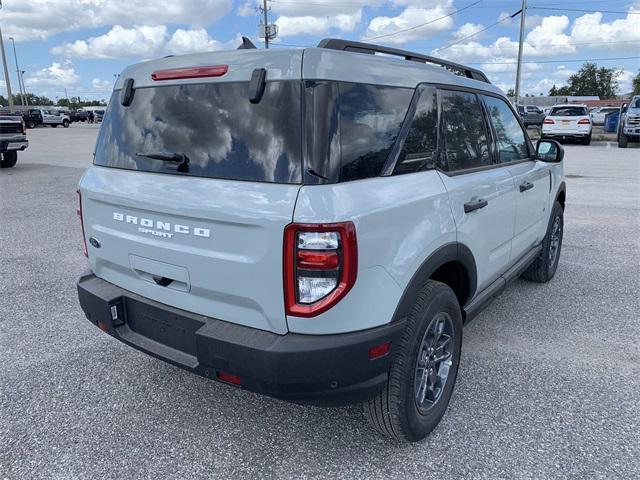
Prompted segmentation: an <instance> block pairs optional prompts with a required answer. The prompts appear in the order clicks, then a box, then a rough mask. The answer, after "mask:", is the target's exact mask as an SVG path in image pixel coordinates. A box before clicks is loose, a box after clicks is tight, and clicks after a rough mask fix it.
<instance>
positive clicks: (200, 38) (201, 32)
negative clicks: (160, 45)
mask: <svg viewBox="0 0 640 480" xmlns="http://www.w3.org/2000/svg"><path fill="white" fill-rule="evenodd" d="M241 43H242V38H241V37H240V35H237V36H236V38H234V39H233V40H230V41H229V42H221V41H219V40H215V39H213V38H211V37H210V36H209V34H208V33H207V31H206V30H205V29H204V28H200V29H196V30H183V29H181V28H179V29H178V30H176V31H175V32H173V35H172V36H171V38H170V39H169V41H168V42H167V43H166V45H164V49H165V50H166V51H167V52H168V53H171V54H175V55H180V54H183V53H194V52H207V51H215V50H228V49H233V48H236V47H237V46H238V45H240V44H241Z"/></svg>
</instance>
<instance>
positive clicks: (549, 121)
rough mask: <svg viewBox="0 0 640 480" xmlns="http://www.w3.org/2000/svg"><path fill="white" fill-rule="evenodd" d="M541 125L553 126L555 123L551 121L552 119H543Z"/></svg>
mask: <svg viewBox="0 0 640 480" xmlns="http://www.w3.org/2000/svg"><path fill="white" fill-rule="evenodd" d="M542 123H546V124H547V125H553V124H554V123H556V122H554V121H553V118H545V119H544V121H543V122H542Z"/></svg>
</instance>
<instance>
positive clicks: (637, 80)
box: [631, 70, 640, 95]
mask: <svg viewBox="0 0 640 480" xmlns="http://www.w3.org/2000/svg"><path fill="white" fill-rule="evenodd" d="M632 87H633V88H632V91H631V93H632V95H640V70H638V73H636V76H635V77H633V82H632Z"/></svg>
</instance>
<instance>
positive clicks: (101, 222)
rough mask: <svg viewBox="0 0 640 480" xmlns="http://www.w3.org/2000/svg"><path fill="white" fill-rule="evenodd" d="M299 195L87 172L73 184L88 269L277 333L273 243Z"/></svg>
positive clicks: (285, 189)
mask: <svg viewBox="0 0 640 480" xmlns="http://www.w3.org/2000/svg"><path fill="white" fill-rule="evenodd" d="M158 177H162V178H158ZM299 188H300V187H299V186H298V185H286V184H271V183H252V182H239V181H229V180H216V179H208V178H193V177H179V176H175V175H158V174H154V173H146V172H136V171H126V170H120V169H113V168H104V167H97V166H92V167H90V168H89V169H88V170H87V172H86V174H85V175H84V177H83V179H82V182H81V193H82V207H83V220H84V229H85V235H86V240H87V245H88V248H89V263H90V267H91V270H92V271H93V272H94V273H95V274H96V275H97V276H98V277H100V278H102V279H104V280H106V281H108V282H111V283H114V284H116V285H118V286H120V287H122V288H124V289H125V290H129V291H131V292H134V293H137V294H139V295H142V296H144V297H147V298H150V299H153V300H156V301H158V302H161V303H164V304H167V305H171V306H174V307H177V308H180V309H184V310H187V311H190V312H194V313H198V314H202V315H206V316H209V317H213V318H217V319H220V320H225V321H229V322H233V323H238V324H242V325H246V326H250V327H254V328H259V329H262V330H268V331H272V332H276V333H286V332H287V326H286V320H285V315H284V300H283V298H284V297H283V291H282V289H283V287H282V242H283V231H284V227H285V225H287V224H288V223H290V222H291V219H292V215H293V208H294V204H295V200H296V196H297V193H298V190H299ZM91 237H93V238H94V239H95V240H96V241H97V242H98V244H99V245H100V247H99V248H96V247H95V245H96V243H93V242H92V243H93V244H92V243H89V239H90V238H91Z"/></svg>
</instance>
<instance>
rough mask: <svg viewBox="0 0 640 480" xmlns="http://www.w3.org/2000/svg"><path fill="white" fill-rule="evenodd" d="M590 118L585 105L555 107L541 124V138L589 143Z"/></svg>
mask: <svg viewBox="0 0 640 480" xmlns="http://www.w3.org/2000/svg"><path fill="white" fill-rule="evenodd" d="M591 129H592V125H591V117H590V115H589V109H588V108H587V106H586V105H573V104H571V105H555V106H554V107H553V108H552V109H551V111H550V112H549V115H547V117H546V118H545V119H544V122H543V123H542V138H554V139H558V140H565V139H569V138H571V139H576V140H580V141H581V142H582V144H583V145H589V144H590V143H591Z"/></svg>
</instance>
